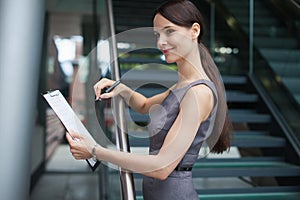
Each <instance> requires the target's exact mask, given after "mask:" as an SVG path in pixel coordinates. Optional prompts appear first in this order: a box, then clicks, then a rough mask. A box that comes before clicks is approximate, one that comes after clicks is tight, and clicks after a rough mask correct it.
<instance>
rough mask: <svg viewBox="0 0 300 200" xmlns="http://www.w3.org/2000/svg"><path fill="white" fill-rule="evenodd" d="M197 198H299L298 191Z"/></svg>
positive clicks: (201, 197)
mask: <svg viewBox="0 0 300 200" xmlns="http://www.w3.org/2000/svg"><path fill="white" fill-rule="evenodd" d="M199 198H200V199H201V200H260V199H262V200H267V199H270V200H271V199H272V200H298V199H299V198H300V192H274V193H258V194H247V193H243V194H218V195H199Z"/></svg>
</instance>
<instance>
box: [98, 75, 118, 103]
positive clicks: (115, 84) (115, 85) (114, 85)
mask: <svg viewBox="0 0 300 200" xmlns="http://www.w3.org/2000/svg"><path fill="white" fill-rule="evenodd" d="M120 83H121V81H120V80H118V81H116V82H115V83H114V84H112V85H111V86H110V87H109V88H107V89H106V90H105V91H104V93H109V92H111V91H112V90H113V89H115V87H117V86H118V85H119V84H120ZM98 100H99V99H95V101H98Z"/></svg>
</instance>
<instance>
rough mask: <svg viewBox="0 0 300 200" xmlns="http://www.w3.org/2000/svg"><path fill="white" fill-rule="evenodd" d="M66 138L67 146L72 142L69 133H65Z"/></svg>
mask: <svg viewBox="0 0 300 200" xmlns="http://www.w3.org/2000/svg"><path fill="white" fill-rule="evenodd" d="M66 138H67V141H68V142H69V144H70V143H71V142H73V138H72V136H71V134H70V133H69V132H66Z"/></svg>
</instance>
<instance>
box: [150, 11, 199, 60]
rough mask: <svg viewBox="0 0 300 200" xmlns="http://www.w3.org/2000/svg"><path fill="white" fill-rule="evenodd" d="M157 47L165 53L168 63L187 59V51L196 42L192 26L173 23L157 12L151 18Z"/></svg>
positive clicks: (189, 50) (188, 51)
mask: <svg viewBox="0 0 300 200" xmlns="http://www.w3.org/2000/svg"><path fill="white" fill-rule="evenodd" d="M153 25H154V34H155V35H156V37H157V47H158V48H159V49H160V50H161V51H162V52H163V54H164V55H165V58H166V61H167V62H168V63H174V62H179V61H180V60H182V59H188V56H189V53H190V52H191V51H192V50H193V48H195V44H197V37H195V36H194V33H193V29H192V28H186V27H183V26H178V25H176V24H173V23H172V22H170V21H169V20H167V19H166V18H164V17H163V16H162V15H160V14H157V15H156V16H155V17H154V20H153Z"/></svg>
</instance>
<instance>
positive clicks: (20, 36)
mask: <svg viewBox="0 0 300 200" xmlns="http://www.w3.org/2000/svg"><path fill="white" fill-rule="evenodd" d="M44 15H45V2H44V0H1V1H0V142H1V143H0V198H1V199H2V200H27V199H29V181H30V145H31V134H32V131H33V126H34V120H35V119H34V117H35V113H36V112H37V110H36V95H37V87H38V79H39V77H38V75H39V64H40V57H41V41H42V33H43V31H42V29H43V22H44Z"/></svg>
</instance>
